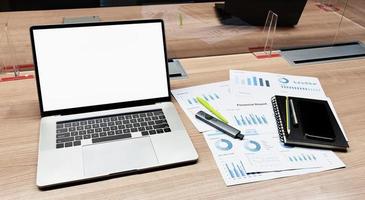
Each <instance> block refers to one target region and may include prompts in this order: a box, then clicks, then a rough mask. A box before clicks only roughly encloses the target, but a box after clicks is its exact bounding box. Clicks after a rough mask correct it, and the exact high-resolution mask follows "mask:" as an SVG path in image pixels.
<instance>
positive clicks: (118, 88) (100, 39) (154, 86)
mask: <svg viewBox="0 0 365 200" xmlns="http://www.w3.org/2000/svg"><path fill="white" fill-rule="evenodd" d="M32 31H33V45H34V51H35V55H36V56H35V59H36V63H37V70H38V77H39V89H40V93H39V94H40V95H41V98H42V100H41V101H42V106H43V111H45V112H47V111H55V110H62V109H71V108H80V107H87V106H97V105H103V104H113V103H120V102H132V101H138V100H146V99H154V98H163V97H168V96H169V86H168V80H167V77H168V76H167V70H166V57H165V47H164V38H163V37H164V36H163V27H162V22H161V21H157V22H153V23H151V22H149V23H127V24H105V25H100V24H99V25H95V26H93V25H89V26H71V27H68V26H65V27H63V26H62V25H61V26H59V27H57V26H56V27H52V26H51V28H40V29H37V28H34V29H33V30H32Z"/></svg>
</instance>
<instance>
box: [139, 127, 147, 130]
mask: <svg viewBox="0 0 365 200" xmlns="http://www.w3.org/2000/svg"><path fill="white" fill-rule="evenodd" d="M145 130H146V129H145V128H144V127H139V128H138V131H145Z"/></svg>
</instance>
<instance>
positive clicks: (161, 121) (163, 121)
mask: <svg viewBox="0 0 365 200" xmlns="http://www.w3.org/2000/svg"><path fill="white" fill-rule="evenodd" d="M155 123H156V124H163V123H167V122H166V120H162V119H160V120H156V121H155Z"/></svg>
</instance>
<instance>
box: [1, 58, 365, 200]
mask: <svg viewBox="0 0 365 200" xmlns="http://www.w3.org/2000/svg"><path fill="white" fill-rule="evenodd" d="M181 62H182V63H183V65H184V67H185V69H186V71H187V73H188V74H189V78H188V79H186V80H175V81H172V83H171V84H172V89H176V88H182V87H187V86H193V85H198V84H204V83H210V82H216V81H223V80H228V78H229V75H228V72H229V69H242V70H255V71H267V72H277V73H287V74H293V75H307V76H316V77H319V79H320V81H321V83H322V86H323V88H324V90H325V92H326V94H327V95H328V96H329V97H331V98H332V101H333V103H334V105H335V107H336V110H337V113H338V115H339V118H340V119H341V122H342V124H343V126H344V128H345V130H346V132H347V135H348V137H349V139H350V146H351V148H350V151H349V152H348V153H337V155H338V156H339V157H340V158H341V159H342V160H343V162H344V163H345V164H346V165H347V167H346V168H344V169H338V170H333V171H326V172H320V173H314V174H307V175H301V176H294V177H288V178H281V179H275V180H269V181H262V182H257V183H251V184H244V185H237V186H232V187H226V186H225V184H224V182H223V179H222V177H221V175H220V173H219V171H218V169H217V166H216V164H215V162H214V160H213V157H212V154H211V153H210V150H209V148H208V145H207V144H206V142H205V140H204V138H203V136H202V135H201V134H199V133H198V132H197V130H196V129H195V128H194V126H193V125H192V123H191V122H190V120H189V119H188V118H187V117H186V115H185V114H184V113H183V111H182V110H181V108H180V107H179V106H178V105H177V104H176V102H175V101H174V102H175V105H176V108H177V110H178V112H179V113H180V116H181V118H182V120H183V123H184V124H185V126H186V128H187V129H188V132H189V135H190V137H191V139H192V141H193V144H194V146H195V148H196V150H197V152H198V154H199V161H198V163H197V164H194V165H188V166H184V167H179V168H172V169H167V170H162V171H155V172H151V173H145V174H137V175H131V176H125V177H119V178H114V179H110V180H105V181H100V182H93V183H88V184H83V185H77V186H73V187H66V188H61V189H55V190H50V191H39V190H38V189H37V187H36V185H35V178H36V166H37V151H38V134H39V120H40V116H39V107H38V100H37V93H36V87H35V81H34V80H23V81H12V82H3V83H0V188H1V189H0V199H37V200H39V199H159V200H160V199H279V198H280V199H292V198H296V199H364V198H365V190H364V187H365V173H364V172H365V156H364V149H365V134H364V130H365V121H364V119H365V106H364V102H365V84H364V80H365V59H362V60H353V61H342V62H336V63H329V64H316V65H305V66H301V67H292V66H289V65H288V64H287V63H286V61H284V60H283V59H282V58H273V59H261V60H258V59H256V58H255V57H254V56H252V55H251V54H238V55H231V56H221V57H205V58H193V59H183V60H181Z"/></svg>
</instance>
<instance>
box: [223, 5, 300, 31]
mask: <svg viewBox="0 0 365 200" xmlns="http://www.w3.org/2000/svg"><path fill="white" fill-rule="evenodd" d="M306 3H307V0H226V1H225V3H224V5H223V4H216V6H217V9H222V10H221V11H220V13H222V12H224V13H225V15H227V14H228V15H230V16H232V17H237V18H239V19H241V20H243V21H245V22H247V23H248V24H250V25H255V26H263V25H265V22H266V17H267V14H268V12H269V11H270V10H271V11H273V12H274V13H276V14H277V15H278V23H277V25H278V26H295V25H296V24H298V21H299V19H300V16H301V15H302V12H303V10H304V7H305V5H306ZM223 23H224V22H223Z"/></svg>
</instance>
